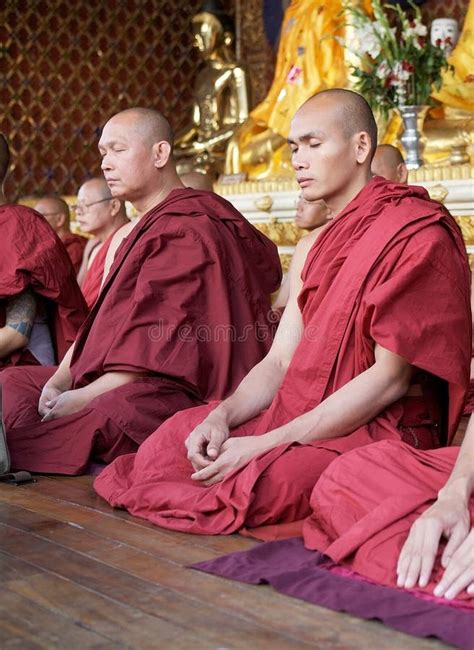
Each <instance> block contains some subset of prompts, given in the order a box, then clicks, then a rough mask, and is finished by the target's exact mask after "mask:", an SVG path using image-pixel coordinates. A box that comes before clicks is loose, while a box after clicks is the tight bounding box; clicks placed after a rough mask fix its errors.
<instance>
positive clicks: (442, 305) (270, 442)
mask: <svg viewBox="0 0 474 650" xmlns="http://www.w3.org/2000/svg"><path fill="white" fill-rule="evenodd" d="M376 141H377V128H376V125H375V121H374V117H373V115H372V111H371V110H370V108H369V106H368V104H367V103H366V102H365V100H364V99H363V98H362V97H361V96H360V95H358V94H356V93H354V92H351V91H349V90H342V89H331V90H326V91H323V92H321V93H319V94H317V95H316V96H314V97H313V98H311V99H309V100H308V101H307V102H306V103H305V104H303V106H302V107H301V108H300V109H299V110H298V111H297V113H296V115H295V117H294V118H293V120H292V123H291V129H290V134H289V143H290V146H291V150H292V161H293V166H294V169H295V170H296V175H297V180H298V183H299V185H300V187H301V190H302V193H303V196H304V198H305V199H306V200H307V201H316V200H321V199H323V200H324V201H325V202H326V204H327V205H328V207H329V209H330V210H331V211H332V213H333V214H334V215H335V217H334V219H333V220H332V221H331V222H330V223H329V225H327V226H326V227H325V229H324V231H323V232H322V233H321V234H320V235H319V237H317V238H316V235H315V234H314V233H311V234H310V235H309V236H308V237H305V238H304V239H303V240H301V242H300V243H299V244H298V246H297V250H296V253H295V256H296V257H295V264H294V265H293V269H292V275H291V278H290V298H289V301H288V305H287V308H286V309H285V312H284V314H283V317H282V320H281V323H280V326H279V328H278V330H277V333H276V336H275V341H274V343H273V346H272V348H271V350H270V352H269V353H268V355H267V356H266V357H265V358H264V359H263V360H262V361H261V362H260V363H259V364H257V365H256V366H255V367H254V368H253V369H252V371H251V372H250V373H249V374H248V375H247V376H246V377H245V379H244V380H243V381H242V382H241V384H240V386H239V387H238V389H237V390H236V391H235V393H234V394H232V395H231V396H230V397H228V398H227V399H226V400H225V401H223V402H220V403H219V402H214V403H212V404H209V405H206V406H202V407H199V408H196V409H192V410H190V411H187V412H186V413H178V414H177V415H176V416H174V417H173V418H171V419H170V420H168V421H167V422H166V423H165V424H164V425H162V426H161V427H160V428H159V429H158V430H157V431H156V432H155V433H154V434H153V435H152V436H150V437H149V438H148V440H147V441H146V442H145V443H144V444H143V445H142V446H141V448H140V449H139V450H138V452H137V453H136V454H131V455H127V456H124V457H122V458H119V459H118V460H117V461H115V462H114V463H113V464H112V465H110V466H109V467H107V468H106V469H105V471H104V472H103V473H102V474H101V475H100V476H99V477H98V478H97V479H96V482H95V488H96V490H97V491H98V493H99V494H100V495H101V496H103V497H104V498H105V499H107V501H109V503H110V504H112V505H114V506H120V507H124V508H126V509H127V510H129V512H131V513H132V514H134V515H137V516H139V517H143V518H146V519H149V520H150V521H152V522H154V523H156V524H158V525H159V526H162V527H165V528H172V529H177V530H182V531H188V532H193V533H199V534H221V533H233V532H235V531H238V530H241V529H243V528H246V529H247V531H248V532H251V533H252V534H253V535H254V536H259V537H268V536H269V535H270V534H272V535H277V534H278V535H279V534H281V533H282V532H283V531H282V530H280V531H278V530H276V531H275V527H278V526H281V525H282V524H286V527H287V530H286V533H289V532H290V530H289V529H292V530H291V532H292V533H295V532H297V531H298V530H299V531H300V530H301V523H300V524H299V526H297V525H295V524H296V522H298V521H301V520H302V519H303V518H304V517H306V516H307V515H308V514H309V513H310V507H309V498H310V494H311V491H312V489H313V487H314V485H315V483H316V482H317V480H318V479H319V476H320V475H321V473H322V472H323V471H324V469H325V468H326V467H327V466H328V465H329V464H330V463H331V462H332V461H333V460H334V459H336V458H337V457H338V456H339V455H340V454H343V453H345V452H347V451H349V450H350V449H353V448H356V447H362V446H364V445H367V444H369V443H373V442H375V441H377V440H382V439H389V440H396V441H399V440H405V441H407V443H409V444H412V445H418V446H420V447H433V446H435V445H437V444H439V442H445V441H446V437H447V438H449V439H450V438H451V436H452V435H453V434H454V431H455V430H456V425H457V423H458V420H459V416H460V412H461V408H462V404H463V399H464V394H465V390H466V387H467V382H468V377H469V353H470V332H469V329H470V313H469V278H468V267H467V260H466V253H465V248H464V243H463V241H462V237H461V236H460V232H459V228H458V227H457V225H456V223H455V222H454V220H453V219H452V217H451V216H450V215H449V213H448V212H447V211H446V209H445V208H444V207H443V206H442V205H440V204H439V203H436V202H434V201H431V200H430V198H429V196H428V194H427V192H426V191H425V190H424V189H421V188H414V187H409V186H405V185H400V184H394V183H389V182H387V181H386V180H384V179H382V178H380V177H376V178H372V176H371V171H370V163H371V158H372V154H373V151H374V149H375V143H376ZM312 240H313V241H314V243H313V244H312V245H311V242H312ZM453 340H454V341H456V345H453V344H452V342H453ZM444 406H446V408H443V407H444ZM445 423H446V424H447V426H446V428H445V427H444V424H445ZM264 526H266V527H270V528H271V530H269V529H268V528H267V530H263V529H262V527H264ZM258 529H259V530H258Z"/></svg>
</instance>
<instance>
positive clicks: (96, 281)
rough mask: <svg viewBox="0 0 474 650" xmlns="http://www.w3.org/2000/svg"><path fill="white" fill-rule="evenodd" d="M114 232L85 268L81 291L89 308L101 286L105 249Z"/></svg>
mask: <svg viewBox="0 0 474 650" xmlns="http://www.w3.org/2000/svg"><path fill="white" fill-rule="evenodd" d="M115 232H116V231H114V232H113V233H112V234H111V235H109V237H107V239H106V240H105V241H104V242H103V244H102V245H101V247H100V249H99V250H98V251H97V254H96V256H95V257H94V259H93V260H92V262H91V265H90V267H89V268H88V269H87V271H86V274H85V276H84V280H83V281H82V284H81V291H82V295H83V296H84V300H85V301H86V303H87V306H88V307H89V309H92V305H93V304H94V303H95V301H96V300H97V296H98V295H99V291H100V287H101V286H102V278H103V276H104V265H105V259H106V257H107V251H108V250H109V246H110V243H111V241H112V238H113V236H114V235H115Z"/></svg>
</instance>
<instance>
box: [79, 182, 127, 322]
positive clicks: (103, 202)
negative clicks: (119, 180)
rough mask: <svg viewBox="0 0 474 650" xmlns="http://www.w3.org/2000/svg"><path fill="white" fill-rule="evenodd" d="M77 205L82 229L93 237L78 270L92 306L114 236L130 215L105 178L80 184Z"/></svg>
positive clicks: (86, 297) (88, 304) (84, 291)
mask: <svg viewBox="0 0 474 650" xmlns="http://www.w3.org/2000/svg"><path fill="white" fill-rule="evenodd" d="M74 209H75V211H76V218H77V221H78V223H79V226H80V228H81V230H82V232H84V233H87V234H88V235H92V237H93V239H91V240H89V241H90V243H89V244H88V246H87V248H86V254H85V257H84V264H83V266H82V268H81V270H80V272H79V283H80V286H81V289H82V293H83V294H84V298H85V300H86V302H87V306H88V307H89V309H90V308H91V307H92V305H93V304H94V303H95V301H96V300H97V296H98V295H99V291H100V287H101V285H102V280H103V279H104V264H105V259H106V256H107V251H108V249H109V246H110V243H111V241H112V238H113V236H114V234H115V233H116V232H117V230H118V229H119V228H121V227H122V226H124V225H126V224H128V223H129V219H128V217H127V213H126V212H125V205H124V204H123V202H122V201H120V200H119V199H117V198H114V197H113V196H112V194H111V193H110V190H109V188H108V186H107V183H106V182H105V179H104V178H91V179H90V180H88V181H86V182H85V183H83V184H82V185H81V187H80V188H79V191H78V193H77V205H76V206H75V207H74Z"/></svg>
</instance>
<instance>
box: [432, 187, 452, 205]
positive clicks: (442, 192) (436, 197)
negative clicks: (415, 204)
mask: <svg viewBox="0 0 474 650" xmlns="http://www.w3.org/2000/svg"><path fill="white" fill-rule="evenodd" d="M428 194H429V195H430V198H431V199H433V201H439V202H440V203H444V201H445V199H446V197H447V196H448V194H449V190H448V189H447V188H446V187H445V186H444V185H441V184H440V183H438V184H437V185H432V186H431V187H429V188H428Z"/></svg>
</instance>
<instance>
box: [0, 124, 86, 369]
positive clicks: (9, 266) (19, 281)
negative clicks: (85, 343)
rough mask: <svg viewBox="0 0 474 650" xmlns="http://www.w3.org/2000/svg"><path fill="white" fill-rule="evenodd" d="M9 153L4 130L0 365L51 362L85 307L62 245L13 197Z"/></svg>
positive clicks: (0, 145)
mask: <svg viewBox="0 0 474 650" xmlns="http://www.w3.org/2000/svg"><path fill="white" fill-rule="evenodd" d="M9 160H10V153H9V148H8V143H7V141H6V139H5V138H4V136H3V135H0V232H1V238H0V371H2V372H3V371H4V368H7V367H9V366H17V365H51V364H54V363H57V362H58V361H60V360H61V359H62V357H63V356H64V354H65V352H66V350H67V349H68V347H69V346H70V345H71V343H72V342H73V341H74V339H75V337H76V335H77V332H78V330H79V327H80V325H81V323H82V321H83V320H84V318H85V314H86V309H85V304H84V302H83V300H82V296H81V292H80V290H79V287H78V286H77V282H76V279H75V273H74V269H73V268H72V265H71V261H70V259H69V257H68V255H67V253H66V250H65V248H64V246H63V245H62V244H61V242H60V240H59V238H58V237H57V235H56V234H55V233H54V231H53V230H52V229H51V228H50V227H49V225H48V224H47V223H46V221H45V220H44V219H43V217H42V216H41V215H40V214H38V213H37V212H35V211H34V210H32V209H31V208H27V207H25V206H21V205H15V204H13V203H9V202H8V201H7V199H6V196H5V192H4V181H5V177H6V175H7V172H8V166H9Z"/></svg>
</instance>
